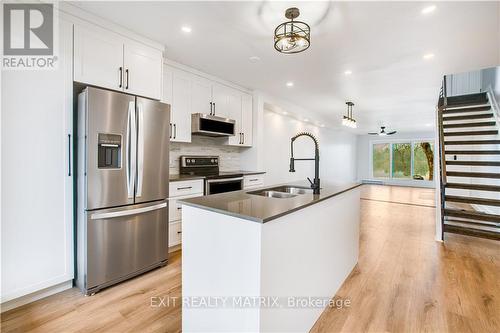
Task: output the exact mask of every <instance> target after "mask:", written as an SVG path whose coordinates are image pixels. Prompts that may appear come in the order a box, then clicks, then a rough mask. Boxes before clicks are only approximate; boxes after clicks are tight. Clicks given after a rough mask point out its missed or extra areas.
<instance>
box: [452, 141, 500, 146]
mask: <svg viewBox="0 0 500 333" xmlns="http://www.w3.org/2000/svg"><path fill="white" fill-rule="evenodd" d="M444 144H445V145H448V146H450V145H500V140H457V141H445V142H444Z"/></svg>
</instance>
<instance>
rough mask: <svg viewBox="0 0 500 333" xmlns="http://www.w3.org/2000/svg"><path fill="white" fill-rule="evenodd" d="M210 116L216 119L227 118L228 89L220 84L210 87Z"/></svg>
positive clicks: (228, 112) (228, 111)
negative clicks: (211, 106) (211, 104)
mask: <svg viewBox="0 0 500 333" xmlns="http://www.w3.org/2000/svg"><path fill="white" fill-rule="evenodd" d="M212 102H213V112H212V115H214V116H218V117H224V118H229V114H230V110H229V106H228V103H229V88H228V87H226V86H223V85H221V84H218V83H215V84H213V85H212Z"/></svg>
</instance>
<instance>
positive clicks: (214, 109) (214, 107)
mask: <svg viewBox="0 0 500 333" xmlns="http://www.w3.org/2000/svg"><path fill="white" fill-rule="evenodd" d="M213 115H214V116H215V102H214V114H213Z"/></svg>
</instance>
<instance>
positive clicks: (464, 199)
mask: <svg viewBox="0 0 500 333" xmlns="http://www.w3.org/2000/svg"><path fill="white" fill-rule="evenodd" d="M444 198H445V201H451V202H462V203H468V204H476V205H486V206H500V200H495V199H485V198H476V197H463V196H458V195H445V197H444Z"/></svg>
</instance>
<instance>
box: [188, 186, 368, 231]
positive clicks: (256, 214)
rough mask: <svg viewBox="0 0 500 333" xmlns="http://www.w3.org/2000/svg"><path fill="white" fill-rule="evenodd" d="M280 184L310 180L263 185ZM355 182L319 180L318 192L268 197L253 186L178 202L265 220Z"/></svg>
mask: <svg viewBox="0 0 500 333" xmlns="http://www.w3.org/2000/svg"><path fill="white" fill-rule="evenodd" d="M281 185H295V186H308V185H309V183H307V182H305V183H304V182H298V183H287V184H278V185H271V186H264V187H262V188H271V187H275V186H281ZM358 186H361V183H354V182H353V183H345V184H321V194H317V195H315V194H299V195H297V196H296V197H293V198H268V197H263V196H260V195H254V194H248V193H247V192H254V191H256V189H252V190H242V191H234V192H227V193H220V194H213V195H208V196H204V197H198V198H191V199H184V200H180V202H181V203H182V204H185V205H188V206H193V207H197V208H202V209H206V210H210V211H213V212H217V213H221V214H225V215H231V216H235V217H239V218H242V219H246V220H250V221H255V222H260V223H265V222H268V221H271V220H273V219H276V218H278V217H281V216H284V215H287V214H290V213H292V212H294V211H297V210H299V209H302V208H305V207H308V206H310V205H314V204H316V203H318V202H321V201H323V200H326V199H329V198H331V197H334V196H336V195H339V194H342V193H344V192H346V191H349V190H352V189H354V188H356V187H358Z"/></svg>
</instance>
